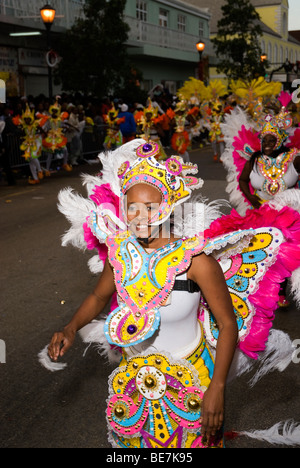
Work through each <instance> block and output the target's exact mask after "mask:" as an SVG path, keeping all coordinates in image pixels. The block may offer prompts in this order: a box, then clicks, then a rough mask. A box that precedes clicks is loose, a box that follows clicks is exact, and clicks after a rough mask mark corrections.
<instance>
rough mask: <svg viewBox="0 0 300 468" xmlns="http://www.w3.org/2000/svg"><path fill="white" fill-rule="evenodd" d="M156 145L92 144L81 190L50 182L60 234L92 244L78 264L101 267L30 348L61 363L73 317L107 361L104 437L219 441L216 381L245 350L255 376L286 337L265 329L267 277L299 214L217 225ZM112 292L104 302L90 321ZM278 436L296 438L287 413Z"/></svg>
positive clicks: (174, 160) (286, 270)
mask: <svg viewBox="0 0 300 468" xmlns="http://www.w3.org/2000/svg"><path fill="white" fill-rule="evenodd" d="M158 157H159V146H158V145H157V144H156V143H154V142H151V141H149V142H145V141H143V140H134V141H133V142H130V143H128V144H126V145H123V146H122V147H121V148H119V149H117V150H116V151H114V152H111V153H106V154H102V155H101V156H100V159H101V162H102V164H103V173H102V177H101V178H98V177H91V176H87V177H86V180H85V182H86V184H87V188H88V193H89V198H90V199H89V200H86V199H84V198H83V197H82V196H80V195H76V194H74V193H73V191H72V190H71V189H65V190H64V191H62V192H61V194H60V196H59V209H60V211H61V212H62V213H64V214H65V215H66V216H67V217H68V219H69V220H70V221H71V223H72V226H71V228H70V229H69V231H68V232H67V233H66V234H65V236H64V238H63V245H67V244H68V243H72V244H73V245H76V246H77V247H82V248H83V249H84V248H85V247H86V246H87V247H88V248H89V249H90V250H94V249H96V251H97V255H96V257H93V259H91V261H90V262H89V265H90V268H91V270H92V271H93V272H97V271H98V272H100V271H102V274H101V277H100V279H99V282H98V284H97V286H96V288H95V290H94V291H93V292H92V294H91V295H89V296H88V298H87V299H86V300H85V301H84V302H83V304H82V305H81V306H80V308H79V309H78V311H77V312H76V314H75V315H74V317H73V318H72V319H71V321H70V322H69V324H68V325H67V326H66V327H65V328H64V330H63V331H62V332H58V333H55V334H54V335H53V338H52V340H51V343H50V345H49V347H47V348H45V350H43V351H42V352H41V353H40V356H39V358H40V362H41V363H42V364H43V365H45V366H46V367H47V368H48V369H49V370H59V369H62V368H64V364H63V363H58V362H57V359H58V358H59V357H62V356H63V355H64V354H65V352H66V351H67V350H68V349H69V348H70V347H71V345H72V343H73V341H74V338H75V335H76V332H77V331H78V330H80V333H81V336H82V338H83V340H84V342H87V343H90V342H97V343H98V346H100V347H101V349H102V351H103V352H105V354H106V355H107V356H109V358H110V360H111V362H113V361H114V362H116V361H117V362H118V363H119V367H118V368H117V369H116V370H115V371H114V372H113V373H112V375H111V376H110V379H109V399H108V406H107V412H106V415H107V424H108V428H109V441H110V443H111V444H112V446H113V447H119V448H120V447H121V448H134V447H136V448H202V447H222V446H223V435H222V427H223V418H224V389H225V383H226V382H227V381H228V380H229V379H233V378H236V377H237V376H238V375H240V374H242V373H244V372H246V371H247V370H249V369H250V368H253V366H254V364H255V363H256V362H257V361H258V362H259V363H261V367H260V369H259V371H258V375H257V377H256V378H257V379H258V378H261V377H262V376H263V375H264V374H265V373H266V372H269V371H270V370H273V369H280V370H283V369H284V368H285V367H286V366H287V365H288V364H289V363H290V362H291V359H292V353H293V347H292V344H291V341H290V339H289V337H288V336H287V335H286V334H285V333H283V332H281V331H276V330H271V331H270V329H271V327H272V320H273V318H274V310H275V308H276V307H275V306H276V303H277V300H278V289H279V283H280V282H281V281H282V280H283V279H284V278H285V277H286V276H290V275H291V274H292V272H293V271H294V270H295V269H296V268H298V267H299V265H300V249H299V245H300V234H299V233H300V216H299V215H298V213H296V214H295V216H294V218H293V220H291V217H290V218H289V217H288V213H287V212H286V210H290V209H283V210H279V211H277V210H276V209H273V210H272V209H271V208H270V211H273V220H272V221H273V222H274V224H273V223H272V224H270V225H265V224H262V219H261V218H259V217H257V219H256V218H255V217H254V218H253V219H252V220H251V227H250V226H249V227H248V228H243V229H238V230H234V229H232V226H231V230H229V229H228V226H227V232H225V230H226V227H225V226H224V225H223V224H222V220H223V217H221V218H220V213H219V210H218V205H216V204H209V205H207V204H205V203H203V202H199V201H194V202H193V203H186V202H187V201H188V200H189V199H190V197H191V193H192V190H195V189H198V188H200V187H201V186H202V184H203V181H202V180H201V179H197V178H196V177H195V173H196V172H197V166H195V165H193V164H191V163H185V162H184V161H183V159H182V158H180V157H178V156H172V157H170V158H169V159H168V160H167V161H165V162H161V161H158ZM183 204H184V216H183V211H182V207H183ZM225 219H226V217H225ZM287 219H289V223H286V220H287ZM170 221H171V222H170ZM220 222H221V226H219V224H218V223H220ZM244 222H245V221H244ZM277 225H278V226H279V227H277ZM282 225H283V226H284V227H283V229H282V230H281V229H280V228H281V227H282ZM217 231H219V233H217ZM286 255H290V257H291V258H290V262H289V264H288V265H287V264H286V263H284V258H285V256H286ZM99 260H100V261H99ZM283 265H284V266H283ZM266 291H267V293H268V299H267V304H265V300H266V297H265V295H266ZM111 296H113V301H112V305H111V310H112V311H111V313H110V314H109V315H108V317H107V318H106V320H105V321H101V320H100V321H97V320H95V319H96V318H97V317H98V315H99V313H100V312H102V311H103V310H104V308H105V306H106V305H107V304H108V302H109V300H110V298H111ZM116 299H117V301H116ZM47 353H49V355H50V357H51V358H52V359H53V360H54V362H51V361H50V359H49V358H48V357H47ZM254 380H255V379H254ZM273 432H274V431H273ZM289 437H290V438H289V443H291V444H293V443H295V444H297V443H299V426H297V425H295V426H293V427H292V428H291V427H289ZM297 437H298V439H297ZM297 440H298V442H297Z"/></svg>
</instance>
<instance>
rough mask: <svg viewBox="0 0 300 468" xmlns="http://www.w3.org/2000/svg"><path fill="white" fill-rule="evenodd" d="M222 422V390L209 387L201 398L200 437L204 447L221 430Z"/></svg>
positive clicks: (212, 386)
mask: <svg viewBox="0 0 300 468" xmlns="http://www.w3.org/2000/svg"><path fill="white" fill-rule="evenodd" d="M223 421H224V390H223V389H220V388H217V387H214V385H213V383H212V384H211V385H210V386H209V388H208V390H207V391H206V392H205V394H204V397H203V403H202V409H201V425H202V428H201V435H202V442H203V444H204V445H209V442H210V438H211V437H212V436H215V435H216V433H217V432H218V431H219V430H220V429H221V428H222V425H223Z"/></svg>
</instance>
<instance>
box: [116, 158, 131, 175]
mask: <svg viewBox="0 0 300 468" xmlns="http://www.w3.org/2000/svg"><path fill="white" fill-rule="evenodd" d="M129 166H130V164H129V161H125V162H124V163H123V164H122V165H121V166H120V167H119V169H118V177H119V179H123V177H124V175H125V174H126V172H127V170H128V168H129Z"/></svg>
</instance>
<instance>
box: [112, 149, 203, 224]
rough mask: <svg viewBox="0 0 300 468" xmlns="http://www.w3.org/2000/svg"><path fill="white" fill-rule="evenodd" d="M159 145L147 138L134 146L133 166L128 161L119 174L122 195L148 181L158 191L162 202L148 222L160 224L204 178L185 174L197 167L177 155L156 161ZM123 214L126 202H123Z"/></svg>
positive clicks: (122, 196)
mask: <svg viewBox="0 0 300 468" xmlns="http://www.w3.org/2000/svg"><path fill="white" fill-rule="evenodd" d="M159 153H160V147H159V145H158V144H157V143H154V142H153V141H149V142H147V143H145V144H143V145H141V146H140V147H139V148H138V149H137V152H136V154H137V160H136V161H135V162H134V164H133V165H132V166H130V163H129V162H128V161H126V162H124V163H123V164H122V166H121V167H120V168H119V171H118V176H119V178H120V179H121V180H122V186H121V198H123V199H124V196H125V195H126V192H127V191H128V190H129V189H130V188H131V187H132V186H134V185H136V184H149V185H150V186H152V187H155V188H156V189H158V190H159V191H160V192H161V195H162V201H161V204H160V206H159V210H158V211H157V212H156V213H155V214H154V215H153V217H152V218H151V219H150V221H149V225H159V224H162V223H163V222H164V221H166V220H167V219H168V218H169V216H170V215H171V213H172V212H173V210H174V208H175V206H177V205H179V204H181V203H183V202H185V201H186V200H188V199H189V198H190V196H191V193H192V190H194V189H197V188H200V187H202V185H203V183H204V182H203V180H202V179H198V178H196V177H192V176H188V175H187V174H196V173H197V172H198V167H197V165H195V164H192V163H185V162H184V161H183V159H182V158H181V157H179V156H171V157H170V158H169V159H167V160H166V161H158V160H157V157H158V156H159ZM121 205H122V209H123V216H124V219H126V214H125V212H124V209H125V206H124V205H125V204H124V203H122V204H121Z"/></svg>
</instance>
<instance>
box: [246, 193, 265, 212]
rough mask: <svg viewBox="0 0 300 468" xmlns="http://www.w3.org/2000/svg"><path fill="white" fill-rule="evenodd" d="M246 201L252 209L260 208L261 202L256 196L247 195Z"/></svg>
mask: <svg viewBox="0 0 300 468" xmlns="http://www.w3.org/2000/svg"><path fill="white" fill-rule="evenodd" d="M247 198H248V200H249V202H250V203H251V205H252V206H253V208H257V209H258V208H260V207H261V204H262V200H261V199H260V198H259V197H258V196H257V195H248V197H247Z"/></svg>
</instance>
